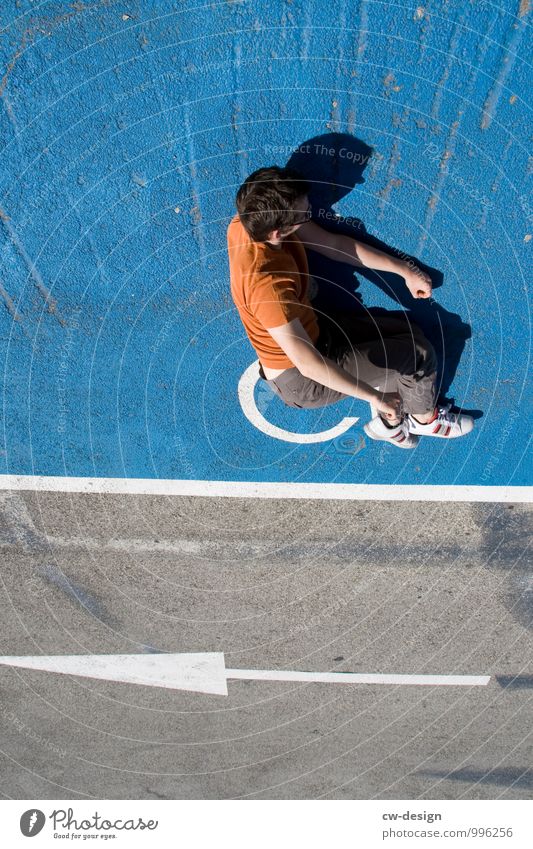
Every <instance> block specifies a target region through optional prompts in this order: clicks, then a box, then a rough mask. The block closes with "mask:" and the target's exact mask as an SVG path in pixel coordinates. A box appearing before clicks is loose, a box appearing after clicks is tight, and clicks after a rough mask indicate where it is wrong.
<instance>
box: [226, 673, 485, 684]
mask: <svg viewBox="0 0 533 849" xmlns="http://www.w3.org/2000/svg"><path fill="white" fill-rule="evenodd" d="M226 676H227V678H228V679H230V678H231V679H237V678H238V679H242V680H245V681H322V682H324V683H326V684H408V685H413V684H417V685H424V686H427V687H437V686H438V687H486V685H487V684H488V683H489V681H490V675H389V674H386V673H366V672H289V671H284V670H282V671H277V670H272V671H271V670H269V669H227V670H226Z"/></svg>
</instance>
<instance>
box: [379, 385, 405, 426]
mask: <svg viewBox="0 0 533 849" xmlns="http://www.w3.org/2000/svg"><path fill="white" fill-rule="evenodd" d="M374 405H375V406H376V407H377V409H378V412H379V413H381V414H382V416H384V417H385V418H386V419H391V420H394V419H401V417H402V399H401V398H400V396H399V395H398V393H397V392H384V393H383V394H382V395H379V396H378V398H376V400H375V402H374Z"/></svg>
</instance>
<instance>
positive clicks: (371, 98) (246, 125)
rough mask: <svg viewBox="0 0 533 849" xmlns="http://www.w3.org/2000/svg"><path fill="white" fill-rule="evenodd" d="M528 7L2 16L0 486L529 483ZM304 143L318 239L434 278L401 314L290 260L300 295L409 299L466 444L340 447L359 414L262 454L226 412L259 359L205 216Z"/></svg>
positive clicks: (286, 420) (304, 2) (302, 159)
mask: <svg viewBox="0 0 533 849" xmlns="http://www.w3.org/2000/svg"><path fill="white" fill-rule="evenodd" d="M528 9H529V3H528V2H527V0H522V2H520V0H516V2H510V3H508V4H506V8H504V9H499V8H497V6H495V5H493V4H491V3H489V2H480V3H475V4H474V3H464V2H459V0H457V2H443V3H439V4H433V3H431V4H427V5H419V6H416V4H401V5H396V4H392V3H380V2H369V0H358V2H356V0H344V1H343V2H336V1H335V0H330V2H328V3H325V2H319V1H318V0H293V2H288V1H287V2H281V0H265V2H264V1H263V0H254V2H245V0H243V2H238V0H234V2H213V3H211V4H206V5H203V6H198V5H195V4H193V3H191V2H180V1H179V0H165V2H163V0H159V2H155V1H154V0H148V2H146V1H145V0H143V2H113V0H105V2H104V0H101V2H99V0H93V2H91V0H86V2H83V3H81V2H80V3H66V2H61V3H60V2H44V3H37V2H30V0H20V2H15V0H5V2H3V3H2V5H1V8H0V26H1V27H2V28H3V29H2V38H1V40H0V60H1V63H2V72H1V73H2V79H1V82H0V92H1V97H2V103H1V104H0V108H1V113H0V122H1V124H0V128H1V136H0V138H1V145H2V154H1V163H2V168H1V170H0V197H1V201H0V206H1V210H2V211H1V213H0V215H1V221H0V284H1V287H2V289H1V298H2V300H1V302H0V310H1V314H0V322H1V329H0V333H1V338H0V342H1V351H2V363H3V365H4V370H3V396H2V413H3V430H2V433H3V445H2V454H1V458H2V465H1V472H2V473H4V474H39V475H82V476H86V475H87V476H92V475H97V476H118V477H161V478H194V479H196V478H200V479H204V478H206V479H207V478H209V479H215V480H242V481H248V480H252V481H257V480H266V481H336V482H350V481H353V482H367V483H385V484H387V483H388V484H390V483H401V484H412V483H432V484H439V483H451V484H453V483H455V484H480V485H482V484H484V485H505V484H514V485H517V484H518V485H525V484H527V483H528V482H530V481H529V468H528V464H527V463H526V460H525V451H526V445H527V439H528V435H529V418H528V416H529V413H530V400H529V399H530V391H528V386H527V385H526V380H527V375H528V364H529V353H530V311H529V305H528V298H527V273H526V272H527V265H528V258H529V252H530V250H531V243H530V239H531V235H532V234H533V219H532V213H533V201H532V199H531V194H530V183H531V172H532V159H531V156H530V152H529V151H528V135H529V128H530V126H531V122H530V117H531V109H530V104H529V105H528V103H527V95H528V92H530V91H531V82H532V80H531V73H530V72H531V67H530V65H529V64H528V62H527V61H526V60H527V58H528V56H529V57H530V56H531V38H530V33H531V26H530V19H531V15H530V13H529V10H528ZM339 134H347V135H339ZM318 137H322V138H321V139H320V141H317V138H318ZM305 144H308V145H309V148H305V147H302V148H301V151H300V153H299V154H298V155H297V157H296V159H297V160H298V161H299V164H300V166H301V167H302V168H304V169H307V171H308V173H309V175H310V177H311V179H313V178H314V179H315V180H318V181H319V183H317V184H316V191H315V195H314V197H313V201H314V205H315V215H316V216H317V220H318V218H320V217H322V220H323V222H325V223H327V226H333V223H332V219H331V218H329V219H328V218H327V217H326V213H327V212H328V211H329V210H332V209H333V210H334V211H336V212H337V213H339V214H341V215H342V216H344V217H345V218H346V222H345V225H346V227H348V229H349V228H350V227H351V230H352V232H354V234H355V235H356V237H357V238H367V239H371V238H372V237H375V238H376V239H379V240H381V241H382V242H383V243H384V244H385V245H387V246H389V249H391V250H393V249H396V252H405V253H406V254H408V255H410V256H415V257H416V258H417V259H418V260H420V262H421V263H424V264H425V266H424V267H428V268H430V269H432V273H433V274H434V279H435V282H436V286H437V288H436V289H435V299H434V302H433V303H431V304H429V303H424V304H420V303H416V304H415V302H413V301H412V300H411V299H410V298H409V297H405V295H404V293H403V289H402V281H401V279H400V278H398V277H391V278H389V279H388V280H384V279H383V278H382V279H381V280H380V279H379V278H378V277H375V276H373V275H372V274H368V275H362V274H359V273H358V274H357V275H354V274H353V271H352V270H351V269H347V268H346V267H341V266H339V267H337V268H336V269H335V268H333V267H331V266H327V267H326V266H324V264H323V263H322V264H320V263H318V262H317V261H316V257H313V256H312V255H311V257H310V258H311V264H312V268H313V270H314V271H315V273H316V274H317V275H318V276H319V277H321V278H322V279H321V285H320V294H319V302H320V304H321V305H324V304H326V305H327V303H329V302H331V303H334V302H335V303H337V304H339V303H343V304H344V305H348V306H350V305H353V306H357V304H358V303H361V302H362V304H363V305H364V306H365V307H370V306H378V307H382V308H386V309H407V310H409V311H410V310H411V308H416V309H414V312H413V317H414V318H416V319H417V320H418V321H419V322H420V323H421V324H422V325H423V326H424V328H425V329H426V331H427V333H428V335H429V336H430V338H431V339H432V341H434V342H435V344H436V345H439V346H440V352H441V355H442V356H443V393H444V395H445V396H446V397H447V398H449V399H455V401H456V403H458V404H461V405H463V406H464V407H465V408H468V409H471V410H474V411H476V415H477V416H478V418H477V422H476V430H475V432H474V433H473V434H471V435H470V436H469V437H468V438H465V439H463V440H457V441H454V442H449V443H447V442H443V441H440V440H426V441H425V442H424V443H421V444H420V446H419V447H418V448H417V450H416V451H414V452H402V451H398V450H397V449H394V448H392V447H389V446H380V445H375V444H372V445H366V446H365V447H364V448H362V449H361V450H359V449H360V448H361V445H362V443H361V441H360V436H361V432H362V431H361V424H362V422H361V421H360V422H359V424H358V425H357V426H356V427H355V429H354V432H353V433H351V434H349V435H348V436H349V437H353V440H354V442H353V444H354V445H355V446H356V448H355V451H356V453H349V451H350V446H349V444H348V453H347V449H346V445H347V443H346V440H345V441H344V442H343V441H342V440H341V441H337V442H328V443H319V444H315V445H302V446H298V445H293V444H289V443H284V442H281V441H277V440H273V439H271V438H269V437H266V436H264V435H263V434H262V433H260V432H259V431H257V430H256V429H254V427H253V426H252V425H251V424H250V423H249V422H248V421H247V419H246V418H245V417H244V415H243V414H242V411H241V409H240V406H239V402H238V397H237V382H238V380H239V378H240V376H241V374H242V372H243V371H244V369H245V368H246V367H247V366H248V365H249V364H250V362H252V360H253V359H255V355H254V352H253V351H252V349H251V347H250V346H249V343H248V341H247V339H246V337H245V335H244V331H243V328H242V326H241V324H240V322H239V319H238V315H237V312H236V310H235V308H234V306H233V303H232V301H231V297H230V292H229V280H228V268H227V258H226V247H225V233H226V226H227V223H228V221H229V219H230V218H231V216H232V215H233V214H234V206H233V202H234V200H233V199H234V195H235V191H236V189H237V187H238V186H239V184H240V183H241V182H242V180H243V179H244V178H245V177H246V176H247V174H248V173H250V172H251V171H252V170H254V169H255V168H257V167H259V166H262V165H265V164H272V163H278V164H284V163H285V162H287V160H288V159H289V158H290V156H291V151H292V150H294V149H295V148H296V147H298V146H302V145H305ZM319 144H320V145H322V144H324V146H325V149H326V151H325V152H324V150H322V148H320V147H315V145H317V146H318V145H319ZM365 145H370V146H371V148H372V149H373V156H372V157H371V158H370V160H368V161H367V160H366V159H365V158H364V157H359V159H358V158H357V155H356V152H357V151H361V150H365V149H366V148H365ZM331 148H334V153H333V154H330V149H331ZM343 148H345V150H346V152H345V153H342V152H341V151H342V149H343ZM350 151H351V153H350ZM294 161H295V160H294V158H293V162H294ZM360 222H362V224H361V223H360ZM439 284H442V285H439ZM395 293H396V296H395ZM398 298H399V299H398ZM529 390H530V387H529ZM258 404H259V405H260V408H261V410H262V411H263V412H264V415H265V416H266V417H267V418H268V419H269V420H270V421H271V422H273V423H274V424H277V425H278V426H280V427H284V428H286V429H289V430H293V431H302V432H305V431H317V430H323V429H325V428H327V427H331V426H332V425H334V424H336V423H337V422H338V421H339V420H340V419H341V418H343V417H344V416H346V415H355V416H359V417H360V418H361V419H362V420H363V421H364V420H365V417H367V415H368V407H367V406H366V405H365V404H363V403H361V402H357V401H354V402H350V401H343V402H341V403H339V404H336V405H333V406H331V407H328V408H325V409H323V410H320V411H314V412H302V411H298V410H294V409H289V408H285V407H284V406H283V405H282V403H281V402H280V401H279V400H278V399H277V398H273V397H271V396H269V394H268V391H267V392H265V391H264V390H262V391H259V395H258Z"/></svg>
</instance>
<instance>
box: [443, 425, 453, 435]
mask: <svg viewBox="0 0 533 849" xmlns="http://www.w3.org/2000/svg"><path fill="white" fill-rule="evenodd" d="M451 429H452V426H451V425H448V427H447V428H446V433H445V434H444V436H448V434H449V432H450V431H451Z"/></svg>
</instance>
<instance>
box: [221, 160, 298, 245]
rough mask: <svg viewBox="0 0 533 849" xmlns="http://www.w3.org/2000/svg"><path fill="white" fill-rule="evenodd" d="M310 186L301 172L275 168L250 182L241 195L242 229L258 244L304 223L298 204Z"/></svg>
mask: <svg viewBox="0 0 533 849" xmlns="http://www.w3.org/2000/svg"><path fill="white" fill-rule="evenodd" d="M309 189H310V186H309V183H308V182H307V180H306V179H305V177H303V176H302V175H301V174H300V173H299V172H298V171H295V170H294V169H292V168H280V167H279V166H277V165H271V166H270V167H269V168H259V169H258V170H257V171H254V172H253V174H250V176H249V177H247V178H246V180H245V181H244V183H243V184H242V186H241V187H240V189H239V191H238V192H237V198H236V202H237V210H238V213H239V218H240V220H241V222H242V225H243V227H244V229H245V230H246V232H247V233H248V235H249V236H250V238H251V239H252V240H253V241H254V242H264V241H266V239H267V238H268V235H269V233H271V232H272V231H273V230H286V229H288V228H289V227H293V226H294V225H295V224H297V223H298V222H299V221H301V220H302V212H301V210H297V209H295V208H294V206H295V201H297V200H298V198H301V197H303V196H304V195H306V194H308V193H309Z"/></svg>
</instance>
